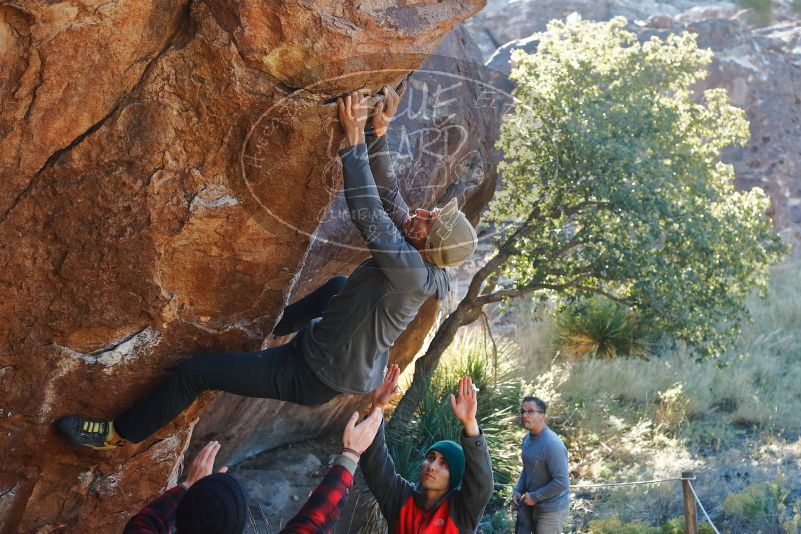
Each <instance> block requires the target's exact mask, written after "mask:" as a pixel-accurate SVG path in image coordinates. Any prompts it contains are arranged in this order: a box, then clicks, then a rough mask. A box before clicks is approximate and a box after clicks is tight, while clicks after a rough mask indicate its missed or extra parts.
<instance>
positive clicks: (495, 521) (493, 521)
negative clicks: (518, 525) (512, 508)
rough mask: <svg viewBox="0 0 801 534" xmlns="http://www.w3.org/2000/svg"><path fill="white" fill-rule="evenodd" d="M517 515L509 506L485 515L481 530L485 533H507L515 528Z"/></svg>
mask: <svg viewBox="0 0 801 534" xmlns="http://www.w3.org/2000/svg"><path fill="white" fill-rule="evenodd" d="M515 520H516V519H515V517H514V515H513V514H511V513H509V510H508V509H507V508H501V509H500V510H498V511H497V512H495V513H494V514H492V515H486V514H485V515H484V518H483V519H482V521H481V525H480V531H481V532H482V533H483V534H507V533H509V532H514V530H515Z"/></svg>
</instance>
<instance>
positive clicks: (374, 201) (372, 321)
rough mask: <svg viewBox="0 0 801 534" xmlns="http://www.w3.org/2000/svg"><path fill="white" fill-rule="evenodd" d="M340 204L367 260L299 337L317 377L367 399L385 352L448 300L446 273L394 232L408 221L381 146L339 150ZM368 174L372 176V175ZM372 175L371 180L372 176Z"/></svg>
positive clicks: (378, 381) (379, 379)
mask: <svg viewBox="0 0 801 534" xmlns="http://www.w3.org/2000/svg"><path fill="white" fill-rule="evenodd" d="M339 156H340V158H341V159H342V167H343V174H344V177H345V185H344V189H345V200H346V201H347V204H348V209H349V210H350V215H351V220H352V221H353V223H354V224H355V225H356V227H357V228H358V229H359V232H360V233H361V234H362V237H363V238H364V241H365V243H366V244H367V247H368V249H369V250H370V253H371V254H372V257H371V258H370V259H368V260H366V261H364V262H363V263H362V264H361V265H359V266H358V267H357V268H356V270H355V271H354V272H353V274H351V275H350V277H349V278H348V281H347V283H346V284H345V287H344V288H343V289H342V291H341V292H340V293H339V294H338V295H337V296H335V297H334V298H332V299H331V301H330V302H329V303H328V305H327V306H326V309H325V311H324V312H323V314H322V317H321V318H318V319H314V320H312V321H311V323H310V324H309V327H308V328H307V329H306V332H305V333H304V335H303V338H302V342H301V343H302V345H301V346H302V349H303V355H304V357H305V358H306V362H307V363H308V364H309V367H311V369H312V370H313V371H314V372H315V373H316V375H317V377H318V378H319V379H320V380H321V381H322V382H324V383H325V384H327V385H328V386H330V387H332V388H333V389H335V390H337V391H341V392H343V393H356V394H359V393H367V392H369V391H372V390H374V389H375V388H377V387H378V386H379V385H380V384H381V382H382V381H383V379H384V369H385V368H386V366H387V362H388V359H389V356H388V351H389V348H390V347H392V345H393V344H394V343H395V341H396V340H397V339H398V336H400V334H401V332H403V331H404V329H405V328H406V326H407V325H408V324H409V323H410V322H411V321H412V319H414V317H415V316H416V315H417V311H418V310H419V309H420V306H421V305H422V304H423V303H424V302H425V301H426V300H427V299H428V298H429V297H431V296H436V298H438V299H443V298H445V295H446V294H447V292H448V289H449V281H448V273H447V271H446V270H445V269H441V268H439V267H436V266H434V265H431V264H429V263H427V262H425V261H423V258H422V256H420V252H419V251H418V250H417V249H416V248H414V247H413V246H412V245H410V244H409V243H407V242H406V240H405V239H404V237H403V234H402V233H401V231H400V229H399V227H400V225H401V224H402V223H403V221H404V220H405V218H406V216H407V215H408V208H407V207H406V203H405V202H403V199H402V198H401V196H400V191H399V188H398V183H397V179H396V178H395V176H394V174H393V173H392V171H391V168H390V165H389V156H388V151H387V149H386V140H385V139H384V138H383V137H381V138H378V139H377V140H375V139H371V149H370V156H369V159H368V152H367V145H365V144H359V145H355V146H352V147H348V148H345V149H342V150H340V151H339ZM371 167H372V171H371ZM373 172H375V177H374V176H373Z"/></svg>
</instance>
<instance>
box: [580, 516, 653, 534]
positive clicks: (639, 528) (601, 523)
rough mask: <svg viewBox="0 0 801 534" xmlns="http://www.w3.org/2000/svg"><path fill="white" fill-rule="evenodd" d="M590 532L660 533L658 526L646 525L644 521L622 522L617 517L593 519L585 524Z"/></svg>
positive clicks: (611, 533) (612, 533)
mask: <svg viewBox="0 0 801 534" xmlns="http://www.w3.org/2000/svg"><path fill="white" fill-rule="evenodd" d="M587 526H588V527H589V531H590V534H660V531H659V528H657V527H651V526H648V525H647V524H646V523H642V522H639V521H638V522H634V523H624V522H623V521H621V520H620V518H619V517H617V516H614V517H610V518H607V519H595V520H593V521H590V522H589V524H588V525H587Z"/></svg>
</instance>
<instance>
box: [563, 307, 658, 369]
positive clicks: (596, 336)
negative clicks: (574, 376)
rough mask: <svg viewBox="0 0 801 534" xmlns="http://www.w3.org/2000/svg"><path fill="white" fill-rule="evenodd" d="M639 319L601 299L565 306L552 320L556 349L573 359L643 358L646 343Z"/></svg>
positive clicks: (630, 311) (632, 312)
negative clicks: (553, 322)
mask: <svg viewBox="0 0 801 534" xmlns="http://www.w3.org/2000/svg"><path fill="white" fill-rule="evenodd" d="M644 330H645V329H644V327H643V323H642V321H641V319H640V317H639V315H638V314H637V313H636V312H634V311H632V310H630V309H629V308H628V307H626V306H623V305H621V304H618V303H617V302H614V301H612V300H609V299H607V298H603V297H593V298H590V299H587V300H583V301H579V302H576V303H573V304H571V305H569V306H567V307H566V308H565V309H564V310H562V312H561V313H560V314H559V315H558V316H557V319H556V345H557V347H559V349H560V350H561V351H562V352H563V353H564V354H566V355H567V356H570V357H573V358H583V357H592V358H606V359H609V358H616V357H618V356H640V357H642V356H645V354H646V353H647V343H646V341H645V337H646V336H645V331H644Z"/></svg>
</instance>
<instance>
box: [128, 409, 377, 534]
mask: <svg viewBox="0 0 801 534" xmlns="http://www.w3.org/2000/svg"><path fill="white" fill-rule="evenodd" d="M382 416H383V411H382V410H379V409H377V408H376V409H374V410H372V412H371V413H370V415H369V416H368V417H366V418H365V419H364V420H363V421H362V422H361V423H359V424H358V425H357V424H356V420H357V419H358V417H359V414H358V413H357V412H354V413H353V415H352V416H351V418H350V420H349V421H348V424H347V425H346V426H345V431H344V433H343V434H342V447H343V448H342V453H341V454H340V455H339V456H337V457H336V458H335V459H334V462H333V465H332V466H331V467H330V468H329V470H328V473H326V475H325V477H323V479H322V481H321V482H320V483H319V484H318V485H317V487H316V488H315V490H314V491H313V492H312V494H311V495H310V496H309V499H308V500H307V501H306V504H305V505H304V506H303V508H301V509H300V511H299V512H298V513H297V514H296V515H295V517H293V518H292V519H290V520H289V522H288V523H287V524H286V526H285V527H284V528H283V529H282V530H281V532H282V533H285V534H290V533H291V534H317V533H320V532H330V531H331V529H332V527H333V526H334V524H335V523H336V521H337V519H339V516H340V514H341V512H342V508H343V507H344V506H345V502H347V496H348V490H349V489H350V487H351V485H352V484H353V474H354V473H355V472H356V465H357V462H358V461H359V455H360V454H361V451H363V450H364V449H365V448H366V447H367V446H368V445H369V444H370V443H371V442H372V441H373V439H374V438H375V433H376V432H377V431H378V427H379V425H380V424H381V420H382ZM219 450H220V444H219V443H217V442H216V441H212V442H210V443H209V444H207V445H206V446H205V447H203V449H202V450H201V451H200V452H199V453H198V455H197V456H196V457H195V459H194V460H193V462H192V464H191V465H190V466H189V470H188V472H187V477H186V480H185V481H184V482H182V483H181V484H179V485H177V486H175V487H174V488H172V489H170V490H167V491H166V492H164V493H163V494H161V495H160V496H159V497H157V498H156V499H154V500H153V501H152V502H150V503H149V504H148V505H147V506H145V507H144V508H142V510H140V511H139V513H138V514H136V515H135V516H133V517H132V518H131V519H130V520H129V521H128V524H127V525H126V526H125V530H124V531H123V534H155V533H160V532H176V533H177V534H206V533H208V534H211V533H215V534H219V533H224V534H240V533H242V532H244V529H245V520H246V518H247V515H248V512H247V504H246V502H245V494H244V492H243V491H242V487H241V486H240V485H239V482H237V480H236V479H235V478H234V477H233V476H231V475H230V474H228V473H227V472H226V471H227V470H228V468H227V467H222V468H220V470H219V471H218V472H217V473H214V474H211V472H212V469H213V467H214V458H215V457H216V456H217V452H218V451H219Z"/></svg>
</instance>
